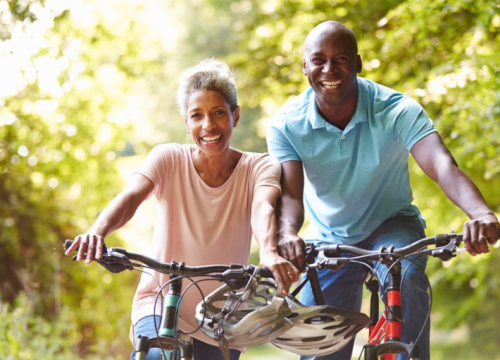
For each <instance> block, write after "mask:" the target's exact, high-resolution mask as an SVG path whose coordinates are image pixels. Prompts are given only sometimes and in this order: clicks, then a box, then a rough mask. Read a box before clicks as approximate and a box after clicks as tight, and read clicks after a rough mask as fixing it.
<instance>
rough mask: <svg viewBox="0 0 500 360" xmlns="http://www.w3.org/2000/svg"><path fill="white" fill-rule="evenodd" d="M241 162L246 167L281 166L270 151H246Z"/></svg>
mask: <svg viewBox="0 0 500 360" xmlns="http://www.w3.org/2000/svg"><path fill="white" fill-rule="evenodd" d="M240 162H241V164H242V165H243V166H246V167H251V168H255V167H268V166H273V167H276V166H277V167H280V163H279V161H278V160H277V159H276V158H275V157H274V156H271V155H269V154H268V153H258V152H251V151H244V152H243V155H242V156H241V160H240Z"/></svg>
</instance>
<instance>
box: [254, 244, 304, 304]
mask: <svg viewBox="0 0 500 360" xmlns="http://www.w3.org/2000/svg"><path fill="white" fill-rule="evenodd" d="M260 266H261V267H265V268H267V269H269V270H270V271H271V272H272V273H273V276H274V280H275V281H276V284H277V285H278V290H279V291H280V292H281V293H282V294H283V295H285V296H286V295H288V290H289V289H290V286H292V284H293V283H294V282H295V281H297V280H298V279H299V271H298V270H297V269H296V268H295V267H294V266H293V265H292V263H290V262H289V261H286V260H285V259H283V258H282V257H281V256H279V255H278V253H276V252H263V251H261V252H260Z"/></svg>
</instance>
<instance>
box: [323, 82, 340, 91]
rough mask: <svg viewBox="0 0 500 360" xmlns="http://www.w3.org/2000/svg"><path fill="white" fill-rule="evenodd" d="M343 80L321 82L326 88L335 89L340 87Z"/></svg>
mask: <svg viewBox="0 0 500 360" xmlns="http://www.w3.org/2000/svg"><path fill="white" fill-rule="evenodd" d="M341 83H342V81H323V82H322V83H321V84H322V85H323V87H324V88H325V89H335V88H336V87H338V86H339V85H340V84H341Z"/></svg>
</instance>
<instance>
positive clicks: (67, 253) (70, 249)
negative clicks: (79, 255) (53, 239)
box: [64, 237, 80, 255]
mask: <svg viewBox="0 0 500 360" xmlns="http://www.w3.org/2000/svg"><path fill="white" fill-rule="evenodd" d="M79 240H80V238H79V237H77V238H76V239H75V240H74V241H73V243H72V244H71V245H70V246H69V247H68V248H67V249H66V251H65V252H64V255H69V254H71V253H72V252H73V251H75V249H76V248H78V246H79V245H80V241H79Z"/></svg>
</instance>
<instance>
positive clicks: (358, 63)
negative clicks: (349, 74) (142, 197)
mask: <svg viewBox="0 0 500 360" xmlns="http://www.w3.org/2000/svg"><path fill="white" fill-rule="evenodd" d="M361 70H363V61H362V60H361V55H357V60H356V71H357V73H358V74H360V73H361Z"/></svg>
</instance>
